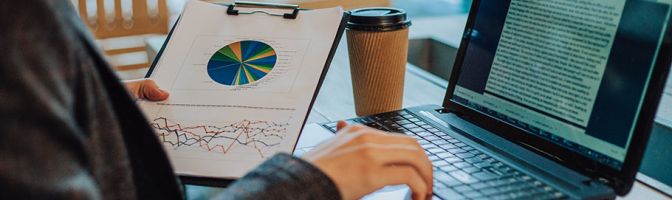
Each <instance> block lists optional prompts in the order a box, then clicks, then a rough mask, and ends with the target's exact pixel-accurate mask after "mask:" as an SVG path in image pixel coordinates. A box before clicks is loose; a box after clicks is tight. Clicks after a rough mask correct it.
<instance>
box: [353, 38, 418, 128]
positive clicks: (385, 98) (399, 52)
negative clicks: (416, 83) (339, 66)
mask: <svg viewBox="0 0 672 200" xmlns="http://www.w3.org/2000/svg"><path fill="white" fill-rule="evenodd" d="M347 37H348V52H349V56H350V73H351V76H352V87H353V94H354V97H355V110H356V113H357V115H359V116H364V115H371V114H377V113H383V112H389V111H394V110H399V109H401V106H402V100H403V97H404V77H405V71H406V70H405V69H406V58H407V55H408V53H407V52H408V29H402V30H396V31H391V32H371V31H353V30H349V31H348V32H347Z"/></svg>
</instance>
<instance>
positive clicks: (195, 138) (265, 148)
mask: <svg viewBox="0 0 672 200" xmlns="http://www.w3.org/2000/svg"><path fill="white" fill-rule="evenodd" d="M151 126H152V127H153V128H154V129H155V130H156V131H157V134H158V136H159V139H160V141H161V142H162V143H163V144H164V145H166V146H169V147H172V148H173V149H175V150H177V149H180V148H198V149H200V150H202V151H207V152H217V153H221V154H223V155H227V154H228V153H229V152H230V151H231V150H232V149H234V148H247V149H250V150H254V151H256V152H257V153H259V156H260V157H261V158H265V157H267V156H269V155H267V154H269V153H273V151H272V148H273V147H276V146H278V145H280V144H281V143H282V141H283V140H284V139H285V138H286V137H287V129H288V127H289V124H288V123H275V122H270V121H263V120H258V121H252V120H240V121H238V122H232V123H217V124H210V125H205V124H198V125H184V124H181V123H178V122H175V121H172V120H170V119H168V118H166V117H157V118H155V119H154V120H152V122H151Z"/></svg>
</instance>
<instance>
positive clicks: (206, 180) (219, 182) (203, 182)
mask: <svg viewBox="0 0 672 200" xmlns="http://www.w3.org/2000/svg"><path fill="white" fill-rule="evenodd" d="M216 4H218V3H216ZM218 5H221V6H226V7H228V8H227V10H226V12H227V15H230V16H235V17H238V16H239V17H245V16H244V15H254V14H266V15H269V16H274V17H281V18H284V19H286V20H294V19H296V18H297V17H298V15H300V14H301V11H304V10H306V9H301V8H300V7H299V6H298V5H294V4H279V3H261V2H248V1H236V2H235V3H232V4H218ZM240 7H244V8H255V9H256V10H253V11H247V12H243V11H241V10H238V9H237V8H240ZM266 9H282V10H290V12H287V13H275V12H271V11H267V10H266ZM181 18H182V16H180V17H179V18H178V19H177V21H176V22H175V24H174V25H173V27H172V28H171V30H170V32H169V33H168V36H167V38H166V40H165V41H164V43H163V45H162V46H161V49H160V50H159V51H158V52H157V55H156V57H155V58H154V60H153V61H152V64H151V65H150V68H149V69H148V71H147V73H146V74H145V78H150V76H151V75H152V73H153V72H154V71H155V69H156V67H157V65H158V63H159V60H160V59H161V57H162V55H163V54H164V52H165V50H166V48H167V46H168V42H169V41H170V38H171V37H172V36H173V34H174V32H175V28H176V27H177V24H178V23H179V22H180V20H181ZM347 21H348V15H343V16H342V18H341V21H340V23H339V27H338V29H337V32H336V37H335V38H334V39H333V42H332V44H331V49H330V50H329V53H328V56H327V59H326V61H325V63H324V67H323V69H322V72H321V73H320V77H319V81H318V83H317V87H316V89H315V91H314V92H313V95H312V97H311V100H310V104H309V106H308V112H307V113H306V114H305V118H303V123H302V125H301V129H300V132H299V137H298V138H300V137H301V134H302V133H301V132H302V131H303V129H304V127H305V123H306V121H307V120H308V117H309V114H310V110H312V107H313V105H314V103H315V100H316V98H317V96H318V94H319V90H320V88H321V86H322V84H323V82H324V78H325V77H326V75H327V72H328V71H329V66H330V65H331V62H332V60H333V57H334V54H335V53H336V49H337V48H338V44H339V43H340V40H341V38H342V37H343V32H344V30H345V27H346V24H347ZM298 138H297V141H295V142H294V147H293V149H292V151H294V150H296V143H297V142H298ZM177 175H178V177H179V178H180V180H181V182H182V183H183V184H190V185H200V186H213V187H227V186H228V185H229V184H231V183H233V182H234V181H235V179H227V178H215V177H202V176H191V175H180V174H177Z"/></svg>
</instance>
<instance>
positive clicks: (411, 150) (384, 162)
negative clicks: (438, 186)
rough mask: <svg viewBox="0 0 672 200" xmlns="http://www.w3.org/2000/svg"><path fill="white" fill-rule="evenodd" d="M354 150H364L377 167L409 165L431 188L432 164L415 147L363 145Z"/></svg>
mask: <svg viewBox="0 0 672 200" xmlns="http://www.w3.org/2000/svg"><path fill="white" fill-rule="evenodd" d="M354 148H362V150H364V149H365V150H364V152H363V153H364V154H367V155H368V158H367V159H369V160H371V161H373V162H375V164H377V165H381V167H382V166H390V165H407V166H411V167H413V168H415V169H416V170H417V171H418V172H420V174H421V175H422V177H423V180H424V181H425V183H426V184H427V185H429V186H431V185H432V184H433V182H432V163H431V162H430V161H429V159H428V158H427V155H426V154H425V151H424V150H423V149H421V148H420V149H419V148H418V147H416V146H413V145H404V144H363V145H360V146H357V147H354Z"/></svg>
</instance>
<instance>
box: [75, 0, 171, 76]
mask: <svg viewBox="0 0 672 200" xmlns="http://www.w3.org/2000/svg"><path fill="white" fill-rule="evenodd" d="M71 1H72V4H73V6H74V7H75V8H76V10H77V11H78V12H79V15H80V17H81V18H82V20H83V21H84V23H85V24H86V25H87V26H88V27H89V29H90V30H91V32H92V33H93V35H94V36H95V37H96V39H97V40H98V43H99V44H100V46H101V48H102V49H103V50H104V51H105V54H106V55H107V56H106V57H107V58H108V61H109V62H110V63H111V64H112V65H113V66H114V67H115V68H116V69H117V70H121V71H124V70H136V69H142V68H147V67H148V66H149V61H148V60H147V57H148V56H147V53H146V49H147V48H146V45H145V42H144V40H145V37H147V36H148V35H157V34H158V35H165V34H168V18H169V17H170V16H168V13H169V12H168V7H167V5H166V0H71Z"/></svg>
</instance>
